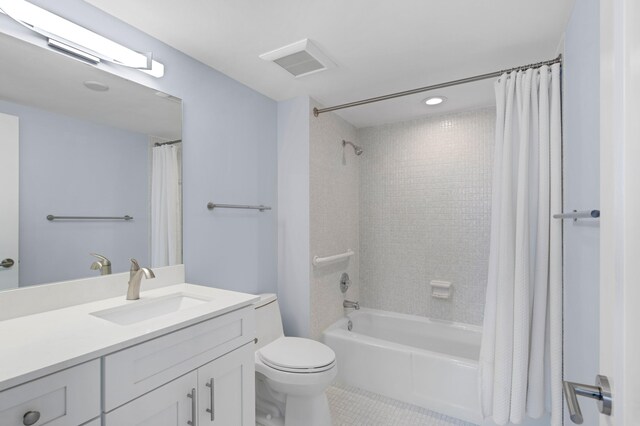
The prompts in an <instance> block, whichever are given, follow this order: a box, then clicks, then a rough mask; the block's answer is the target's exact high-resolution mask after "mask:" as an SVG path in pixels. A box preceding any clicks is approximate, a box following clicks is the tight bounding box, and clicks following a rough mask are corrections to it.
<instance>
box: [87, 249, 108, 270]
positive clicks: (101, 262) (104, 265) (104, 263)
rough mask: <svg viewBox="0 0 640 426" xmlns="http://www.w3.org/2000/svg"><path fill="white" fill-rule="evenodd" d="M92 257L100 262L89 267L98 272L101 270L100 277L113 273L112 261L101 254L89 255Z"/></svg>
mask: <svg viewBox="0 0 640 426" xmlns="http://www.w3.org/2000/svg"><path fill="white" fill-rule="evenodd" d="M89 254H90V255H91V256H94V257H97V258H98V259H100V260H96V261H95V262H93V263H92V264H91V266H90V267H89V268H90V269H92V270H94V271H97V270H98V269H99V270H100V275H109V274H110V273H111V261H110V260H109V259H107V258H106V257H104V256H102V255H101V254H97V253H89Z"/></svg>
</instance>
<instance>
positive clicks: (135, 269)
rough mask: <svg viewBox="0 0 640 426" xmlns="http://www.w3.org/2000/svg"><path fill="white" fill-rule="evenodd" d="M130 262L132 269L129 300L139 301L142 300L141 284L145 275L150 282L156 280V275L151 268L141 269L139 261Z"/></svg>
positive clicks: (130, 272)
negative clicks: (152, 279)
mask: <svg viewBox="0 0 640 426" xmlns="http://www.w3.org/2000/svg"><path fill="white" fill-rule="evenodd" d="M129 260H131V269H129V288H128V289H127V300H138V299H140V282H141V281H142V276H143V275H144V277H145V278H146V279H148V280H149V279H151V278H155V277H156V274H154V273H153V271H152V270H151V269H149V268H141V267H140V265H139V264H138V261H137V260H135V259H129Z"/></svg>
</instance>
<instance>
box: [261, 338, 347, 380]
mask: <svg viewBox="0 0 640 426" xmlns="http://www.w3.org/2000/svg"><path fill="white" fill-rule="evenodd" d="M259 356H260V359H261V360H262V362H264V363H265V364H267V365H268V366H270V367H273V368H275V369H277V370H283V371H289V372H298V373H310V372H317V371H324V370H326V369H327V368H330V367H332V366H333V363H334V362H335V360H336V354H335V353H334V352H333V350H331V348H330V347H328V346H326V345H323V344H322V343H320V342H316V341H315V340H311V339H303V338H300V337H281V338H279V339H277V340H275V341H273V342H271V343H269V344H268V345H267V346H265V347H263V348H262V349H260V351H259Z"/></svg>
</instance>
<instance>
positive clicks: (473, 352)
mask: <svg viewBox="0 0 640 426" xmlns="http://www.w3.org/2000/svg"><path fill="white" fill-rule="evenodd" d="M349 319H350V320H351V321H352V324H353V328H352V329H351V331H349V330H347V324H348V321H349ZM481 336H482V329H481V327H478V326H473V325H467V324H461V323H454V322H448V321H437V320H431V319H429V318H423V317H418V316H413V315H404V314H396V313H391V312H385V311H378V310H374V309H366V308H363V309H360V310H359V311H354V312H353V313H352V314H350V315H349V317H348V318H343V319H341V320H339V321H338V322H336V323H335V324H333V325H332V326H330V327H329V328H328V329H326V330H325V331H324V342H325V343H326V344H327V345H329V346H330V347H331V348H332V349H333V350H334V351H335V353H336V358H337V361H338V377H337V379H338V380H339V381H340V382H342V383H345V384H347V385H351V386H356V387H359V388H361V389H365V390H368V391H371V392H375V393H378V394H381V395H385V396H388V397H390V398H394V399H398V400H400V401H404V402H408V403H410V404H414V405H418V406H420V407H424V408H427V409H429V410H433V411H436V412H439V413H442V414H446V415H448V416H451V417H455V418H458V419H461V420H465V421H468V422H472V423H477V424H479V423H481V415H480V401H479V397H478V354H479V353H480V339H481Z"/></svg>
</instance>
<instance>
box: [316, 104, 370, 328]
mask: <svg viewBox="0 0 640 426" xmlns="http://www.w3.org/2000/svg"><path fill="white" fill-rule="evenodd" d="M313 107H318V108H321V107H322V106H321V105H319V104H317V103H315V102H312V104H311V108H312V109H313ZM310 114H311V112H310ZM343 139H346V140H349V141H352V142H354V143H357V141H356V128H355V127H353V126H352V125H351V124H349V123H347V122H346V121H344V120H343V119H341V118H340V117H338V116H337V115H336V114H333V113H331V114H324V115H322V116H321V119H318V118H316V117H313V116H312V117H311V119H310V128H309V157H310V158H309V161H310V163H309V165H310V167H309V174H310V179H309V194H310V197H309V198H310V204H311V205H310V206H309V207H310V210H309V214H310V218H309V226H310V246H311V247H310V255H311V257H312V258H313V256H316V255H317V256H320V257H323V256H329V255H333V254H338V253H344V252H345V251H347V249H352V250H353V251H354V252H355V255H354V256H353V257H352V258H350V259H349V260H346V261H341V262H336V263H334V264H330V265H325V266H322V267H311V277H310V281H311V288H310V297H311V318H310V319H311V322H310V326H311V337H312V338H314V339H320V338H321V336H322V331H323V330H324V329H325V328H327V327H328V326H329V325H331V324H333V323H334V322H335V321H337V320H338V319H340V318H342V316H344V309H343V307H342V302H343V301H344V299H345V295H343V294H342V293H341V292H340V276H341V275H342V273H343V272H347V273H348V274H349V277H350V278H351V283H352V285H351V288H350V289H349V291H348V292H347V294H346V297H347V298H348V299H350V300H358V282H359V279H358V245H359V243H358V232H359V229H358V221H359V214H358V201H359V197H358V191H359V190H360V185H359V176H360V161H361V159H362V157H363V156H362V155H361V156H359V157H358V156H356V155H355V154H354V152H353V148H351V147H350V146H347V147H346V148H343V147H342V140H343ZM309 261H311V259H309Z"/></svg>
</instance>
